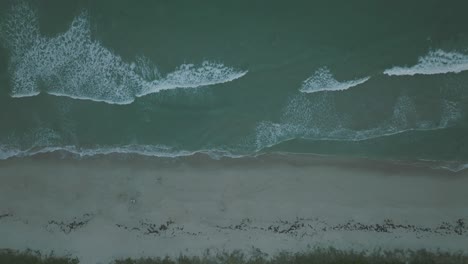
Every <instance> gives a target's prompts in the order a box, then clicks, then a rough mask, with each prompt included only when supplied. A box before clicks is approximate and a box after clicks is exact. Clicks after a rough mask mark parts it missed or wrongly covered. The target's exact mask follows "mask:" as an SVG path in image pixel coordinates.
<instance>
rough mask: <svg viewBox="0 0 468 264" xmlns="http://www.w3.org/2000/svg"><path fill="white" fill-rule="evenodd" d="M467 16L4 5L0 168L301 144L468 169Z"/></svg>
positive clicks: (224, 6) (405, 8)
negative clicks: (20, 162)
mask: <svg viewBox="0 0 468 264" xmlns="http://www.w3.org/2000/svg"><path fill="white" fill-rule="evenodd" d="M465 7H466V3H465V2H463V1H453V3H452V4H449V3H445V4H443V3H440V2H439V1H416V2H412V3H410V4H409V3H407V2H405V1H393V2H392V4H391V5H389V4H387V3H384V2H375V1H359V2H355V3H342V2H336V1H331V2H330V1H313V2H310V1H298V2H296V3H295V4H288V3H284V2H281V1H268V2H265V1H257V2H255V3H252V2H250V1H240V2H238V3H236V4H234V3H229V2H222V3H221V2H217V1H207V2H204V3H197V4H195V3H185V2H180V1H174V2H171V3H168V2H164V1H143V2H139V3H130V2H128V1H112V3H111V2H109V1H103V2H99V3H94V2H90V1H53V0H48V1H42V2H40V3H39V2H34V1H30V2H29V1H2V2H1V3H0V10H1V12H0V18H1V19H0V20H1V22H0V23H1V40H0V42H1V46H2V47H1V48H0V54H1V55H2V56H0V77H1V78H0V84H1V90H0V113H1V115H0V124H1V127H0V158H1V159H6V158H10V157H15V156H28V155H35V154H36V153H42V152H49V151H54V150H68V151H71V152H74V153H78V154H79V155H86V156H89V155H100V154H103V153H115V152H116V153H125V152H128V153H129V154H135V153H140V154H141V153H143V154H145V155H153V156H168V155H172V156H174V157H175V156H179V155H186V154H187V153H194V152H200V151H203V152H213V153H215V154H220V155H224V156H244V155H255V154H257V153H264V152H270V151H271V148H274V150H275V151H280V152H297V149H296V147H295V146H294V144H290V143H289V142H290V141H293V142H297V141H299V142H301V150H300V152H303V153H316V154H328V155H342V156H360V157H376V156H378V157H380V158H383V159H396V160H398V159H401V160H407V159H412V160H420V159H425V160H436V161H450V162H457V163H458V167H459V168H463V167H464V166H463V164H465V163H466V161H467V160H468V159H467V158H468V150H467V149H468V148H467V147H466V146H467V145H468V139H467V138H468V137H466V134H467V132H468V130H467V126H466V121H467V117H466V112H467V109H466V105H468V101H467V100H468V95H467V93H466V89H465V83H466V82H467V80H468V79H467V72H466V70H467V69H468V66H467V65H468V53H466V50H467V48H468V37H467V33H468V31H467V29H466V27H465V25H466V24H467V22H468V21H467V18H466V16H465V15H464V14H463V13H461V11H460V10H464V9H465ZM350 10H353V12H350Z"/></svg>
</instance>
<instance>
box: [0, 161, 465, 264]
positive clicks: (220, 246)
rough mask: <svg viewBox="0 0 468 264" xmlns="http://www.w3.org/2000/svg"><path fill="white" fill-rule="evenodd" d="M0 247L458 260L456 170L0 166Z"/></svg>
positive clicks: (461, 177) (236, 164)
mask: <svg viewBox="0 0 468 264" xmlns="http://www.w3.org/2000/svg"><path fill="white" fill-rule="evenodd" d="M0 177H1V179H2V185H1V186H0V248H11V249H14V250H25V249H27V248H31V249H38V250H40V251H41V252H50V251H54V252H55V253H56V254H72V255H74V256H77V257H79V258H80V260H82V261H83V263H98V262H104V263H106V262H109V261H110V260H112V259H115V258H121V257H133V258H139V257H164V256H165V255H169V256H178V255H179V254H182V253H183V254H186V255H189V256H195V255H200V254H202V253H203V252H204V251H205V250H207V249H210V250H215V251H216V250H219V251H222V250H227V251H233V250H243V251H249V250H250V249H252V248H258V249H259V250H261V251H262V252H265V253H266V254H270V255H274V254H275V253H278V252H280V251H287V252H303V251H305V250H307V249H308V248H311V247H316V246H320V247H328V246H332V247H334V248H337V249H339V250H357V251H361V250H370V251H372V250H373V249H376V248H382V249H384V250H394V249H405V250H419V249H425V250H428V251H437V250H443V251H447V252H459V251H461V252H462V253H463V254H468V252H466V249H465V248H464V247H463V246H462V245H466V244H467V243H468V215H467V214H466V212H467V211H468V194H466V190H465V187H464V186H468V172H466V171H462V172H459V173H451V172H448V171H445V170H435V169H430V168H427V167H418V166H415V165H409V164H396V163H391V162H378V161H369V160H362V159H352V158H351V159H349V158H348V159H346V158H337V157H324V156H316V155H314V156H311V155H298V154H296V155H282V154H274V155H272V154H269V155H266V156H258V157H255V158H252V157H250V158H236V159H232V158H231V159H229V158H222V159H220V160H213V159H211V158H210V157H208V156H207V155H193V156H190V157H183V158H176V159H174V158H166V159H164V158H143V157H133V158H129V157H125V158H119V157H116V156H102V157H93V158H89V159H82V160H74V159H57V157H54V156H53V155H41V156H38V157H34V158H22V159H11V160H3V161H0Z"/></svg>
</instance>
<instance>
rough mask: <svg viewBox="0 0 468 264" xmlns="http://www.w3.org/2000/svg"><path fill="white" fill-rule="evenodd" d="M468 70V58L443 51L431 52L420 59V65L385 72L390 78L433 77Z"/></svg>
mask: <svg viewBox="0 0 468 264" xmlns="http://www.w3.org/2000/svg"><path fill="white" fill-rule="evenodd" d="M467 70H468V56H467V55H465V54H462V53H458V52H446V51H443V50H440V49H439V50H435V51H430V52H429V54H427V55H426V56H424V57H420V58H419V60H418V63H417V64H416V65H414V66H411V67H393V68H391V69H388V70H385V71H384V74H386V75H389V76H393V75H396V76H401V75H410V76H413V75H416V74H423V75H431V74H444V73H460V72H462V71H467Z"/></svg>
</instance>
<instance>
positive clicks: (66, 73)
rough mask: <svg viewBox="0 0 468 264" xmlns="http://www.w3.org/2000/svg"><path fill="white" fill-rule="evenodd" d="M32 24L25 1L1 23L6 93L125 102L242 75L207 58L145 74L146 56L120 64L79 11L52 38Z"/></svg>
mask: <svg viewBox="0 0 468 264" xmlns="http://www.w3.org/2000/svg"><path fill="white" fill-rule="evenodd" d="M38 25H39V23H38V20H37V14H36V13H35V11H34V10H33V9H31V8H30V7H29V6H28V5H27V4H26V3H20V4H18V5H16V6H14V7H13V8H12V9H11V12H10V14H8V15H7V17H6V19H5V21H4V22H3V23H2V28H3V30H2V34H1V35H2V39H3V40H4V43H5V45H6V46H7V47H8V48H9V50H10V52H11V60H10V71H11V79H12V91H11V96H12V97H26V96H35V95H38V94H39V93H40V92H41V90H43V92H46V93H48V94H51V95H56V96H66V97H70V98H73V99H84V100H92V101H97V102H105V103H109V104H130V103H132V102H133V101H134V100H135V97H136V96H144V95H147V94H151V93H157V92H160V91H162V90H167V89H175V88H195V87H201V86H207V85H214V84H219V83H225V82H230V81H233V80H235V79H238V78H240V77H242V76H244V75H245V74H246V73H247V71H239V70H235V69H233V68H230V67H226V66H224V65H223V64H222V63H214V62H209V61H205V62H203V63H202V64H201V65H198V66H196V65H194V64H183V65H181V66H179V67H178V68H177V69H176V70H175V71H174V72H172V73H169V74H167V75H166V76H161V75H160V74H159V73H158V74H155V73H154V72H152V73H150V72H148V71H149V70H150V69H152V68H153V69H155V67H154V66H152V65H151V62H149V60H144V59H137V61H136V62H131V63H128V62H125V61H124V60H123V59H122V58H121V57H120V56H118V55H116V54H115V53H113V52H112V51H110V50H109V49H107V48H105V47H104V46H102V44H101V43H100V42H99V41H97V40H93V39H92V38H91V27H90V24H89V18H88V15H87V14H86V13H85V12H84V13H82V14H81V15H79V16H77V17H76V18H74V19H73V21H72V23H71V26H70V28H69V29H68V30H67V31H66V32H64V33H62V34H59V35H57V36H55V37H52V38H49V37H44V36H41V34H40V32H39V26H38ZM39 84H43V85H41V87H39Z"/></svg>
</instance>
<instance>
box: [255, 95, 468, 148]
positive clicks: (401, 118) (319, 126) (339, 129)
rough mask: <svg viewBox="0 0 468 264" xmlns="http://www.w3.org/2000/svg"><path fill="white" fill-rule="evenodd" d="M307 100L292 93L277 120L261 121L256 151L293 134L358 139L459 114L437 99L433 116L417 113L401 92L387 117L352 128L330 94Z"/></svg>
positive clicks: (429, 126)
mask: <svg viewBox="0 0 468 264" xmlns="http://www.w3.org/2000/svg"><path fill="white" fill-rule="evenodd" d="M316 99H317V100H316V101H310V100H309V99H308V98H306V97H304V96H295V97H293V98H292V99H290V101H289V102H288V104H287V106H286V107H285V109H284V111H283V115H282V117H281V120H280V122H277V123H275V122H271V121H263V122H260V123H259V124H258V125H257V127H256V137H255V144H256V148H257V151H258V150H261V149H263V148H267V147H271V146H274V145H277V144H279V143H281V142H284V141H288V140H291V139H295V138H303V139H311V140H335V141H362V140H368V139H372V138H378V137H384V136H390V135H395V134H399V133H404V132H408V131H427V130H437V129H444V128H447V127H451V126H454V125H456V124H457V122H458V121H459V120H460V119H461V118H462V117H463V115H462V113H463V112H462V108H461V105H460V104H459V103H455V102H452V101H447V100H441V105H440V106H439V110H440V113H439V115H438V116H437V117H433V118H431V119H424V118H422V117H420V115H419V114H418V111H417V107H416V106H415V104H414V102H413V100H412V99H411V98H410V97H408V96H401V97H399V98H398V100H397V101H396V102H395V105H394V107H393V111H392V113H391V115H390V117H389V118H388V119H386V120H383V121H380V122H377V123H375V124H374V125H371V126H370V127H368V128H363V129H356V128H353V127H354V125H353V124H354V123H355V122H356V120H353V119H352V118H351V117H350V116H349V115H347V114H339V113H338V111H336V108H335V106H334V102H333V100H332V99H331V98H330V97H327V96H323V97H321V98H316Z"/></svg>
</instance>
